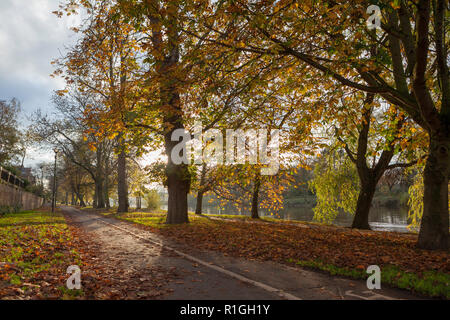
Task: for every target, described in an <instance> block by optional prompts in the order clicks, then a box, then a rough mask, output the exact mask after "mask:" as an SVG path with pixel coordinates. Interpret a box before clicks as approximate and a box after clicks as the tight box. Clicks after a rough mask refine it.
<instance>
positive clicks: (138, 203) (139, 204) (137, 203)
mask: <svg viewBox="0 0 450 320" xmlns="http://www.w3.org/2000/svg"><path fill="white" fill-rule="evenodd" d="M136 209H142V205H141V197H140V196H137V197H136Z"/></svg>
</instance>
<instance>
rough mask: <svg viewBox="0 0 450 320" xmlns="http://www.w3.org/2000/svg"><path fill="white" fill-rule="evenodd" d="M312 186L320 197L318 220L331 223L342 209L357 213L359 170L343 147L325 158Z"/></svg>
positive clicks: (310, 183)
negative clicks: (346, 154) (343, 150)
mask: <svg viewBox="0 0 450 320" xmlns="http://www.w3.org/2000/svg"><path fill="white" fill-rule="evenodd" d="M308 185H309V188H310V190H311V191H312V192H313V193H314V194H315V195H316V197H317V204H316V206H315V207H314V208H313V212H314V220H316V221H319V222H323V223H328V224H331V223H332V222H333V221H334V220H335V219H336V217H337V215H338V214H339V211H340V210H342V211H344V212H348V213H351V214H354V212H355V209H356V203H357V201H358V194H359V188H360V186H359V179H358V172H357V171H356V168H355V165H354V164H353V163H352V162H351V161H350V159H348V157H346V156H345V154H344V153H343V152H342V150H338V149H334V150H331V151H330V152H328V153H327V154H326V155H325V156H324V157H322V158H321V160H320V161H319V162H318V163H317V164H316V166H315V168H314V178H313V179H312V180H311V181H309V183H308Z"/></svg>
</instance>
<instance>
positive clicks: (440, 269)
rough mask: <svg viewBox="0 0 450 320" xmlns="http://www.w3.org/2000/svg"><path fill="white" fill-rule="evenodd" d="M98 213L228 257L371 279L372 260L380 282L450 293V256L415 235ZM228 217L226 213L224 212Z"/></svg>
mask: <svg viewBox="0 0 450 320" xmlns="http://www.w3.org/2000/svg"><path fill="white" fill-rule="evenodd" d="M100 213H102V214H104V215H107V216H110V217H114V218H117V219H121V220H125V221H128V222H131V223H135V224H138V225H140V226H142V227H144V228H146V229H149V230H151V231H154V232H157V233H160V234H162V235H164V236H167V237H170V238H172V239H174V240H176V241H179V242H180V243H184V244H187V245H189V246H193V247H196V248H198V249H207V250H216V251H221V252H223V253H225V254H227V255H230V256H236V257H244V258H248V259H258V260H270V261H275V262H279V263H283V264H288V265H291V266H302V267H308V268H312V269H315V270H322V271H324V272H327V273H329V274H332V275H343V276H347V277H351V278H356V279H364V278H367V276H368V275H367V274H366V271H365V270H366V269H367V267H368V266H369V265H378V266H379V267H380V268H381V271H382V272H381V274H382V285H388V286H392V287H397V288H402V289H407V290H411V291H413V292H416V293H420V294H423V295H427V296H431V297H441V298H447V299H449V298H450V289H449V284H450V264H449V263H448V261H450V255H449V253H448V252H443V251H427V250H420V249H417V248H416V247H415V243H416V241H417V236H416V235H412V234H407V235H405V234H398V233H393V232H381V231H358V230H351V229H348V228H340V227H333V226H324V225H320V224H312V223H303V222H296V223H292V224H285V223H282V222H281V223H280V222H278V221H277V220H275V219H267V220H261V221H260V222H256V223H254V221H252V220H251V219H249V218H248V217H243V216H231V215H229V216H225V219H211V218H214V216H195V215H192V214H191V215H190V221H191V223H189V224H185V225H166V224H165V213H164V212H162V211H159V212H153V213H143V212H134V213H128V214H121V215H118V214H116V213H114V210H113V209H112V210H110V211H105V210H104V211H101V212H100ZM220 217H224V216H220Z"/></svg>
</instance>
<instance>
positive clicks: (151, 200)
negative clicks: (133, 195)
mask: <svg viewBox="0 0 450 320" xmlns="http://www.w3.org/2000/svg"><path fill="white" fill-rule="evenodd" d="M144 200H145V202H147V209H150V210H157V209H159V206H160V199H159V194H158V191H156V190H149V191H148V192H147V193H146V194H145V196H144Z"/></svg>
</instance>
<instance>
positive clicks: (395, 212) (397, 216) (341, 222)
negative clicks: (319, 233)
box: [189, 205, 409, 232]
mask: <svg viewBox="0 0 450 320" xmlns="http://www.w3.org/2000/svg"><path fill="white" fill-rule="evenodd" d="M189 210H190V211H195V207H192V206H189ZM203 213H207V214H237V215H240V214H245V213H242V212H239V210H238V209H236V208H235V207H233V206H229V207H227V208H225V210H221V209H220V208H218V207H215V206H210V205H209V206H204V207H203ZM260 215H261V216H263V217H274V218H279V219H285V220H297V221H313V216H314V213H313V211H312V208H310V207H295V208H293V207H289V208H284V209H283V210H281V211H280V212H279V213H278V214H277V215H274V216H271V215H266V213H265V212H264V211H263V210H261V211H260ZM352 221H353V215H351V214H348V213H340V214H339V215H338V216H337V218H336V220H335V221H334V222H333V224H334V225H337V226H343V227H349V226H351V224H352ZM369 223H370V226H371V228H372V229H373V230H383V231H396V232H408V231H409V230H408V229H407V225H408V211H407V209H406V208H387V207H372V208H371V210H370V214H369Z"/></svg>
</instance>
